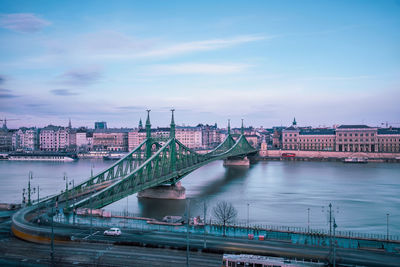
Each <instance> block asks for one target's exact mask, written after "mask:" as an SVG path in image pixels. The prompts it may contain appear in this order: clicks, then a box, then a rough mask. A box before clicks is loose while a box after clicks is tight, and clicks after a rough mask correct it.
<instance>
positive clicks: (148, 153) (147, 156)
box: [146, 109, 152, 159]
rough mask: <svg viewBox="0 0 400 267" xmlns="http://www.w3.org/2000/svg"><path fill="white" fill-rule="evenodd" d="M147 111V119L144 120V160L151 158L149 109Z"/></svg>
mask: <svg viewBox="0 0 400 267" xmlns="http://www.w3.org/2000/svg"><path fill="white" fill-rule="evenodd" d="M146 111H147V119H146V159H149V158H150V157H151V145H152V140H151V124H150V109H148V110H146Z"/></svg>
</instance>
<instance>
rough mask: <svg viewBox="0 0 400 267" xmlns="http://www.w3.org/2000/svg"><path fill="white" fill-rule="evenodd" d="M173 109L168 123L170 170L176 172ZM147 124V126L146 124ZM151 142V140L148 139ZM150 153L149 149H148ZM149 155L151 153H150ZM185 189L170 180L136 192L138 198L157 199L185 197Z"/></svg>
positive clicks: (147, 129) (148, 123)
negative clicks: (165, 183) (169, 183)
mask: <svg viewBox="0 0 400 267" xmlns="http://www.w3.org/2000/svg"><path fill="white" fill-rule="evenodd" d="M174 111H175V109H171V112H172V115H171V124H170V132H169V139H170V140H171V144H170V151H169V152H170V155H169V156H170V167H171V172H172V173H175V172H176V157H177V156H176V138H175V119H174ZM147 118H148V122H146V134H147V140H150V139H149V132H150V131H151V129H150V127H151V126H150V119H149V117H147ZM148 125H149V126H148ZM148 127H149V128H148ZM150 142H151V141H150ZM150 153H151V149H150ZM150 156H151V154H150ZM185 191H186V189H185V188H184V187H183V186H182V185H181V182H180V181H178V182H176V181H172V183H171V185H158V186H154V187H151V188H148V189H145V190H143V191H140V192H139V193H138V195H137V196H138V197H139V198H158V199H185V198H186V193H185Z"/></svg>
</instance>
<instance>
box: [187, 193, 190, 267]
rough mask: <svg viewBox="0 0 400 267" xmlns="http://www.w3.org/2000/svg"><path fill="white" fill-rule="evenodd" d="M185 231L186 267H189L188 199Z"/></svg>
mask: <svg viewBox="0 0 400 267" xmlns="http://www.w3.org/2000/svg"><path fill="white" fill-rule="evenodd" d="M186 210H187V229H186V266H187V267H190V262H189V254H190V249H189V231H190V198H189V199H188V201H187V209H186Z"/></svg>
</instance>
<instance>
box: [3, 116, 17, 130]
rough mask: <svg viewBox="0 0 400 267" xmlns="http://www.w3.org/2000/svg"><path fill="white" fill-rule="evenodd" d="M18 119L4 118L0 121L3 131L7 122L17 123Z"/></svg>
mask: <svg viewBox="0 0 400 267" xmlns="http://www.w3.org/2000/svg"><path fill="white" fill-rule="evenodd" d="M19 120H20V119H7V118H4V120H2V119H0V121H2V122H3V129H7V121H19Z"/></svg>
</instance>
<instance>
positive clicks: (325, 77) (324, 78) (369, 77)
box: [302, 75, 376, 81]
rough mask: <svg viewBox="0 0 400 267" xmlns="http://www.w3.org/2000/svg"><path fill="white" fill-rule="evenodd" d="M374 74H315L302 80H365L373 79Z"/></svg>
mask: <svg viewBox="0 0 400 267" xmlns="http://www.w3.org/2000/svg"><path fill="white" fill-rule="evenodd" d="M373 78H376V76H372V75H359V76H315V77H309V78H304V79H302V80H304V81H351V80H365V79H373Z"/></svg>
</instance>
